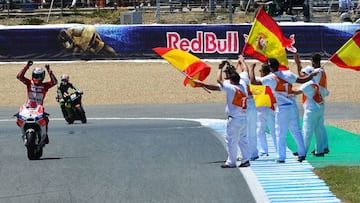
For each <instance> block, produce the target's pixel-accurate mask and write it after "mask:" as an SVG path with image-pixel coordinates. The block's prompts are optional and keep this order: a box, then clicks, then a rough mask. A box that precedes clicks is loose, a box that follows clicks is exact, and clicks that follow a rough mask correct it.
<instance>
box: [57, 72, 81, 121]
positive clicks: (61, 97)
mask: <svg viewBox="0 0 360 203" xmlns="http://www.w3.org/2000/svg"><path fill="white" fill-rule="evenodd" d="M69 80H70V77H69V75H68V74H63V75H62V76H61V81H60V83H59V85H58V89H57V97H56V100H57V101H58V102H59V103H60V107H61V111H62V113H63V115H64V117H66V116H67V111H66V108H65V104H66V102H67V100H68V99H69V96H70V94H69V92H68V90H69V88H71V89H73V90H74V91H78V92H81V91H79V90H78V89H77V88H76V87H75V86H74V85H73V84H72V83H71V82H70V81H69Z"/></svg>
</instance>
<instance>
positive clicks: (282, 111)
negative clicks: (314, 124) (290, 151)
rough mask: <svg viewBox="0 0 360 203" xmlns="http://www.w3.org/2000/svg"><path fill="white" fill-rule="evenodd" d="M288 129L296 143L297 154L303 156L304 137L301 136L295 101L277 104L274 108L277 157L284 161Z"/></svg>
mask: <svg viewBox="0 0 360 203" xmlns="http://www.w3.org/2000/svg"><path fill="white" fill-rule="evenodd" d="M288 129H289V130H290V133H291V135H292V136H293V138H294V140H295V142H296V145H297V152H298V154H299V156H305V154H306V153H305V146H304V139H303V137H302V133H301V129H300V122H299V110H298V107H297V106H296V103H294V104H291V105H286V106H280V105H279V106H277V107H276V109H275V134H276V140H277V145H278V149H277V159H278V160H280V161H285V159H286V148H287V145H286V134H287V130H288Z"/></svg>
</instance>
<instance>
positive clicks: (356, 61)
mask: <svg viewBox="0 0 360 203" xmlns="http://www.w3.org/2000/svg"><path fill="white" fill-rule="evenodd" d="M329 60H330V61H331V62H333V63H334V64H335V65H337V66H339V67H341V68H350V69H353V70H357V71H360V32H356V33H355V35H354V36H353V37H352V38H351V39H349V40H348V41H347V42H346V43H345V44H344V45H343V46H342V47H341V48H340V49H339V50H338V51H336V53H335V54H333V55H332V56H331V57H330V59H329Z"/></svg>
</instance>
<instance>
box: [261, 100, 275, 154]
mask: <svg viewBox="0 0 360 203" xmlns="http://www.w3.org/2000/svg"><path fill="white" fill-rule="evenodd" d="M266 127H267V128H268V130H269V132H270V135H271V137H272V140H273V143H274V147H275V150H277V143H276V135H275V112H274V111H273V110H272V109H271V108H270V107H259V108H257V128H256V133H257V135H258V137H259V142H260V151H261V153H264V154H269V148H268V143H267V138H266Z"/></svg>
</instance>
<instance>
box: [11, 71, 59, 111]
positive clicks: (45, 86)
mask: <svg viewBox="0 0 360 203" xmlns="http://www.w3.org/2000/svg"><path fill="white" fill-rule="evenodd" d="M29 67H30V66H28V65H27V64H26V65H25V66H24V68H23V69H22V70H20V72H19V73H18V74H17V79H19V80H20V81H21V82H22V83H24V84H25V85H26V87H27V98H26V104H27V105H28V106H31V107H35V106H36V105H38V104H40V105H43V103H44V99H45V95H46V93H47V91H48V90H49V89H50V88H51V87H53V86H55V85H56V84H57V79H56V77H55V75H54V74H53V72H52V71H51V70H50V68H48V69H47V71H48V73H49V75H50V79H51V80H50V81H48V82H41V83H40V84H35V83H34V82H33V80H30V79H28V78H26V77H25V73H26V71H27V70H28V69H29Z"/></svg>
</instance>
